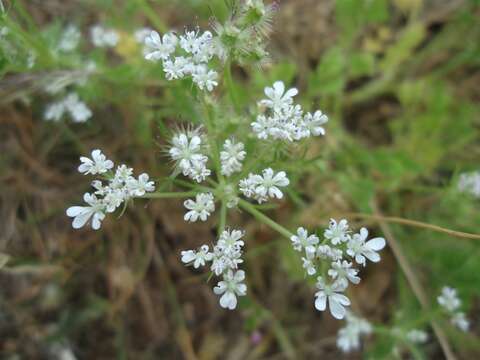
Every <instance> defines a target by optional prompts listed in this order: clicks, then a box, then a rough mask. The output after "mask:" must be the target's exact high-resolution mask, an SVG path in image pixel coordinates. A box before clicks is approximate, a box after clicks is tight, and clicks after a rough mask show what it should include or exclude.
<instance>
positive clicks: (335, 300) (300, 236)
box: [291, 219, 385, 319]
mask: <svg viewBox="0 0 480 360" xmlns="http://www.w3.org/2000/svg"><path fill="white" fill-rule="evenodd" d="M323 236H324V240H323V241H322V242H320V239H319V238H318V237H317V236H316V235H315V234H311V235H309V234H308V231H307V230H306V229H304V228H302V227H300V228H298V230H297V235H293V236H292V237H291V241H292V245H293V248H294V249H295V250H296V251H304V254H305V256H304V257H302V261H303V268H304V269H305V271H306V273H307V274H308V275H310V276H313V275H316V274H320V276H318V278H317V285H316V286H317V289H318V291H317V292H316V293H315V297H316V300H315V308H316V309H317V310H319V311H324V310H325V309H326V307H327V302H328V306H329V309H330V313H331V314H332V315H333V317H335V318H337V319H342V318H343V317H344V316H345V314H346V309H345V306H349V305H350V300H349V299H348V298H347V297H346V296H345V295H343V292H344V291H345V289H346V288H347V287H348V285H349V284H350V283H352V284H358V283H359V282H360V277H358V272H359V270H357V269H355V268H354V267H353V261H355V262H356V263H357V264H358V265H363V266H365V265H366V260H367V259H368V260H370V261H372V262H378V261H380V255H379V254H378V253H377V251H380V250H382V249H383V248H384V247H385V239H384V238H381V237H377V238H373V239H371V240H368V241H367V237H368V230H367V229H366V228H361V229H360V232H359V233H356V234H351V231H350V230H349V225H348V222H347V220H345V219H343V220H340V221H339V222H337V221H336V220H334V219H331V220H330V224H329V227H328V229H326V230H325V232H324V234H323ZM327 274H328V276H329V277H330V280H328V278H327Z"/></svg>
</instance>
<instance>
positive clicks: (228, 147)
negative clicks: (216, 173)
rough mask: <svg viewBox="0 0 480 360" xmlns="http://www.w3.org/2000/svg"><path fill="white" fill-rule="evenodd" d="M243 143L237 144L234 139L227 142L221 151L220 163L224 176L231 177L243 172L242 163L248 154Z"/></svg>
mask: <svg viewBox="0 0 480 360" xmlns="http://www.w3.org/2000/svg"><path fill="white" fill-rule="evenodd" d="M243 149H244V145H243V143H241V142H239V143H235V141H234V140H233V139H227V140H225V142H224V144H223V150H222V151H220V161H221V165H222V169H221V172H222V174H223V175H226V176H230V175H232V174H233V173H234V172H239V171H241V170H242V161H243V160H244V159H245V156H246V155H247V153H246V152H245V151H244V150H243Z"/></svg>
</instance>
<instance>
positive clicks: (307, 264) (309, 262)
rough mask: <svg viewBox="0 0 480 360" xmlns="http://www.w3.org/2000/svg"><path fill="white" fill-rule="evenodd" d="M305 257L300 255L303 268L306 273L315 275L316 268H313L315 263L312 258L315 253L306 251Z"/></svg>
mask: <svg viewBox="0 0 480 360" xmlns="http://www.w3.org/2000/svg"><path fill="white" fill-rule="evenodd" d="M305 256H306V257H302V262H303V265H302V266H303V268H304V269H305V271H306V272H307V274H308V275H315V273H316V272H317V270H316V269H315V263H314V262H313V260H314V259H315V253H314V252H309V251H307V252H306V253H305Z"/></svg>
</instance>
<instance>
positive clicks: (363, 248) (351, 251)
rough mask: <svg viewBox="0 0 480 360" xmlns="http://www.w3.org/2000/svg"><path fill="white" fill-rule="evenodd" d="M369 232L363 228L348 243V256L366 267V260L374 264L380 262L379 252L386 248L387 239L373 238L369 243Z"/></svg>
mask: <svg viewBox="0 0 480 360" xmlns="http://www.w3.org/2000/svg"><path fill="white" fill-rule="evenodd" d="M367 236H368V230H367V229H366V228H361V229H360V233H358V234H354V235H353V237H352V238H351V239H350V240H349V241H348V243H347V254H348V255H350V256H351V257H353V258H355V261H356V262H357V264H359V265H363V266H365V265H366V259H365V258H367V259H368V260H370V261H372V262H379V261H380V255H379V254H378V253H377V251H380V250H382V249H383V248H384V247H385V239H384V238H381V237H377V238H373V239H371V240H369V241H367V242H365V241H366V239H367Z"/></svg>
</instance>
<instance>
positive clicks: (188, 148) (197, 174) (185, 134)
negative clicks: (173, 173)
mask: <svg viewBox="0 0 480 360" xmlns="http://www.w3.org/2000/svg"><path fill="white" fill-rule="evenodd" d="M171 143H172V145H171V147H170V149H169V154H170V157H171V158H172V160H174V161H175V162H176V164H177V167H178V169H180V170H181V172H182V174H183V175H184V176H187V177H189V178H191V179H192V180H195V181H196V182H198V183H200V182H202V181H204V180H205V179H206V178H207V177H208V176H210V174H211V171H210V170H209V169H208V168H207V162H208V157H207V156H206V155H204V154H202V152H201V151H203V148H204V146H203V142H202V137H201V135H200V132H199V130H198V129H197V130H193V131H191V130H187V131H180V132H178V133H177V134H175V135H174V136H173V138H172V140H171Z"/></svg>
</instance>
